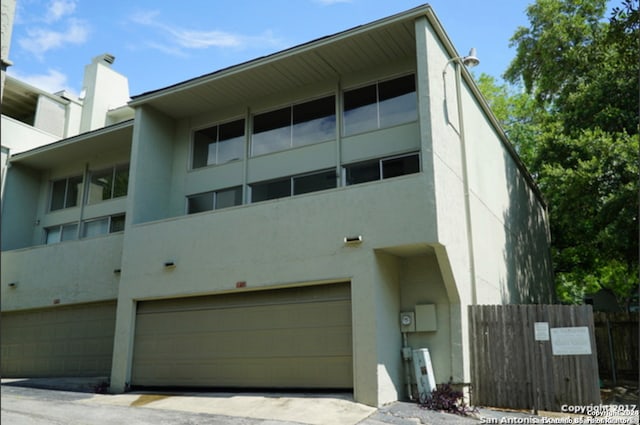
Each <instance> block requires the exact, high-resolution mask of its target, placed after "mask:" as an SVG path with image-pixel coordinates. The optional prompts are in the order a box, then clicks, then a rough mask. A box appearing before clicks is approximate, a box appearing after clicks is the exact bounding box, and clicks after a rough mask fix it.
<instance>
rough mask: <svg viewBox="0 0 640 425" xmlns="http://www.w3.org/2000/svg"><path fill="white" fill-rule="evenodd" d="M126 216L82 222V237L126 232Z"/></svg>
mask: <svg viewBox="0 0 640 425" xmlns="http://www.w3.org/2000/svg"><path fill="white" fill-rule="evenodd" d="M124 220H125V215H124V214H117V215H112V216H109V217H101V218H96V219H92V220H86V221H84V222H82V237H83V238H92V237H94V236H99V235H106V234H107V233H115V232H121V231H123V230H124Z"/></svg>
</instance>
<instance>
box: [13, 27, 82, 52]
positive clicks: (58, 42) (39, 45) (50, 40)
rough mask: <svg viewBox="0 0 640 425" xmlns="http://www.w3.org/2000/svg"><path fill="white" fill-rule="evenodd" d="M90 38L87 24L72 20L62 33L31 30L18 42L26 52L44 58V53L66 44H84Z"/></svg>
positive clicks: (38, 29) (40, 29) (41, 29)
mask: <svg viewBox="0 0 640 425" xmlns="http://www.w3.org/2000/svg"><path fill="white" fill-rule="evenodd" d="M88 36H89V27H88V25H87V24H86V23H84V22H83V21H79V20H77V19H70V20H69V21H68V26H67V27H66V28H65V29H63V30H62V31H55V30H51V29H43V28H29V29H27V37H26V38H22V39H20V40H18V44H20V46H21V47H22V48H23V49H25V50H26V51H28V52H31V53H33V54H34V55H36V56H38V57H40V58H42V55H43V54H44V53H46V52H48V51H49V50H53V49H57V48H59V47H62V46H63V45H64V44H82V43H84V42H85V41H86V40H87V38H88Z"/></svg>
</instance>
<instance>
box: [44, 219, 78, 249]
mask: <svg viewBox="0 0 640 425" xmlns="http://www.w3.org/2000/svg"><path fill="white" fill-rule="evenodd" d="M44 232H45V243H46V244H53V243H58V242H64V241H73V240H76V239H78V223H69V224H61V225H58V226H52V227H47V228H46V229H44Z"/></svg>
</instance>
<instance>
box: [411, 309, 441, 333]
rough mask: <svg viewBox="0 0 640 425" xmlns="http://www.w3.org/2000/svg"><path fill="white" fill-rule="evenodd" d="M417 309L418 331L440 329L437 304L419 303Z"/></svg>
mask: <svg viewBox="0 0 640 425" xmlns="http://www.w3.org/2000/svg"><path fill="white" fill-rule="evenodd" d="M415 310H416V332H434V331H437V330H438V325H437V323H436V305H435V304H422V305H417V306H416V307H415Z"/></svg>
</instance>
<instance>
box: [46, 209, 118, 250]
mask: <svg viewBox="0 0 640 425" xmlns="http://www.w3.org/2000/svg"><path fill="white" fill-rule="evenodd" d="M124 219H125V215H124V214H115V215H112V216H108V217H100V218H95V219H91V220H85V221H83V222H82V234H81V235H80V236H81V237H82V238H91V237H94V236H99V235H105V234H107V233H115V232H121V231H123V230H124ZM44 231H45V243H46V244H47V245H49V244H54V243H58V242H65V241H74V240H76V239H78V223H77V222H76V223H67V224H60V225H57V226H51V227H47V228H46V229H44Z"/></svg>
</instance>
